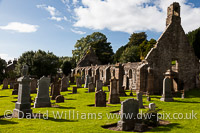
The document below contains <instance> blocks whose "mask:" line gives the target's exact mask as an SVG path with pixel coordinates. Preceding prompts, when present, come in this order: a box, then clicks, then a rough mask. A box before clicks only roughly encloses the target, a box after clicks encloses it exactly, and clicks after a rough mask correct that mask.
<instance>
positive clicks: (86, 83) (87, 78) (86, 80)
mask: <svg viewBox="0 0 200 133" xmlns="http://www.w3.org/2000/svg"><path fill="white" fill-rule="evenodd" d="M89 78H90V76H89V75H87V76H86V78H85V85H84V88H88V84H89V82H90V81H89V80H90V79H89Z"/></svg>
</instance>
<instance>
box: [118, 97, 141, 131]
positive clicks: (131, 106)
mask: <svg viewBox="0 0 200 133" xmlns="http://www.w3.org/2000/svg"><path fill="white" fill-rule="evenodd" d="M138 113H139V103H138V101H137V100H135V99H133V98H131V99H127V100H125V101H123V102H122V103H121V112H120V115H121V120H120V121H118V127H119V129H120V130H122V131H129V130H133V129H134V127H135V123H136V120H137V115H138ZM128 115H129V116H131V117H127V116H128Z"/></svg>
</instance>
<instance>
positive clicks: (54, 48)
mask: <svg viewBox="0 0 200 133" xmlns="http://www.w3.org/2000/svg"><path fill="white" fill-rule="evenodd" d="M176 1H177V2H179V3H180V5H181V9H182V10H181V11H182V12H181V17H182V25H183V28H184V29H185V31H186V32H188V31H191V30H194V29H196V28H198V27H200V23H199V22H200V17H199V16H200V1H199V0H176ZM171 3H173V0H167V1H166V0H104V1H102V0H0V57H1V58H4V59H6V60H9V59H13V58H18V57H19V56H20V55H21V54H22V53H23V52H25V51H29V50H38V49H42V50H45V51H50V52H53V53H54V54H55V55H57V56H72V50H73V49H74V44H75V43H76V41H77V40H78V39H80V38H81V37H85V36H86V35H89V34H91V33H93V32H96V31H99V32H102V33H104V34H105V35H106V36H107V38H108V41H109V42H111V45H112V47H113V50H114V51H116V50H117V49H118V48H119V47H120V46H122V45H125V44H126V43H127V42H128V38H129V37H130V34H131V33H133V32H141V31H144V32H146V33H147V35H148V39H151V38H155V39H158V38H159V36H160V35H161V33H162V32H163V31H164V30H165V19H166V11H167V7H168V6H169V5H170V4H171Z"/></svg>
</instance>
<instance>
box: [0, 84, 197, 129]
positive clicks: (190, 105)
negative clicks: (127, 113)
mask: <svg viewBox="0 0 200 133" xmlns="http://www.w3.org/2000/svg"><path fill="white" fill-rule="evenodd" d="M0 88H2V86H1V87H0ZM71 89H72V88H71V87H70V88H69V90H71ZM104 90H107V87H104ZM86 92H87V89H86V88H79V89H78V94H70V93H71V92H70V91H67V92H61V94H62V95H64V97H65V98H66V99H67V100H65V103H55V100H52V101H51V102H52V104H53V105H59V107H51V108H32V109H33V113H42V114H44V113H46V112H47V110H48V114H49V118H48V119H47V120H44V119H38V118H37V119H17V118H12V119H5V118H3V119H1V118H0V132H116V131H111V130H108V129H104V128H102V127H101V126H102V125H106V124H111V123H116V122H117V121H119V119H117V118H115V119H108V118H107V117H106V113H109V112H111V111H117V110H120V106H121V105H120V104H112V105H111V104H109V105H108V106H109V107H91V106H88V105H92V104H94V103H95V93H86ZM11 93H12V90H11V89H7V90H2V89H0V116H3V115H4V112H5V111H6V110H11V111H12V110H13V109H14V108H15V103H14V101H17V95H14V96H13V95H11ZM126 93H127V94H129V93H130V92H129V91H128V92H126ZM31 96H32V99H34V98H35V96H36V94H31ZM108 96H109V94H108V92H107V99H108ZM152 97H153V98H152V101H151V102H154V103H156V106H157V107H158V109H159V110H160V111H159V113H163V112H164V113H191V112H192V110H194V112H195V113H198V114H197V118H198V119H197V120H196V119H193V120H186V119H183V120H176V119H170V120H168V119H167V121H170V124H169V125H167V126H159V127H157V128H154V129H152V130H150V131H149V132H178V133H179V132H193V133H194V132H199V128H200V120H199V119H200V109H199V108H200V107H199V105H200V91H199V90H193V91H190V92H188V93H186V97H188V98H185V99H181V98H178V97H177V98H174V99H175V102H169V103H168V102H161V101H160V100H159V99H160V96H152ZM128 98H135V95H134V96H133V97H130V96H128V97H120V99H121V101H123V100H125V99H128ZM12 101H13V102H12ZM143 101H144V105H148V104H149V102H147V101H146V97H145V96H144V97H143ZM32 105H33V103H32ZM52 111H59V112H60V113H61V112H62V111H63V112H64V114H65V112H66V116H67V118H66V119H65V116H64V117H62V119H54V116H53V113H52ZM69 111H71V113H70V114H71V115H72V113H73V111H74V112H75V113H77V111H78V113H79V116H81V115H82V114H81V113H96V114H98V113H102V119H96V120H95V119H81V118H80V117H79V119H77V118H75V119H73V118H71V119H69V118H68V116H69V115H68V114H69ZM142 111H146V109H142ZM97 118H99V117H98V116H97Z"/></svg>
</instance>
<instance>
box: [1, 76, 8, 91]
mask: <svg viewBox="0 0 200 133" xmlns="http://www.w3.org/2000/svg"><path fill="white" fill-rule="evenodd" d="M2 89H8V79H7V78H5V79H4V80H3V88H2Z"/></svg>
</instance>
